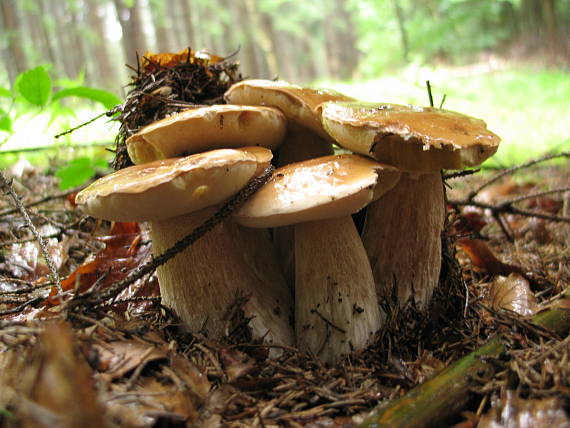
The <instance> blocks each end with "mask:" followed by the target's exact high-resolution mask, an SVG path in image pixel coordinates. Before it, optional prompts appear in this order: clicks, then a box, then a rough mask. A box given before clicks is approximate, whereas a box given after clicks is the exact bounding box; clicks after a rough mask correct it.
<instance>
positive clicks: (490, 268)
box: [457, 238, 523, 276]
mask: <svg viewBox="0 0 570 428" xmlns="http://www.w3.org/2000/svg"><path fill="white" fill-rule="evenodd" d="M457 246H458V247H459V248H461V249H462V250H463V251H464V252H465V254H467V256H468V257H469V259H471V263H472V264H473V269H474V270H478V271H481V272H486V273H489V274H491V275H503V276H507V275H509V274H511V273H519V274H522V273H523V272H522V269H521V268H520V267H518V266H514V265H509V264H506V263H503V262H502V261H500V260H499V259H498V258H497V257H496V256H495V254H493V251H491V249H490V248H489V246H488V245H487V243H486V242H485V241H483V240H481V239H469V238H461V239H458V240H457Z"/></svg>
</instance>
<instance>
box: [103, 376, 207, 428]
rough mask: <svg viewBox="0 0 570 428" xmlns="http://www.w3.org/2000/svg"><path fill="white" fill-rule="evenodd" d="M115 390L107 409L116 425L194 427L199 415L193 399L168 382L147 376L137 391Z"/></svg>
mask: <svg viewBox="0 0 570 428" xmlns="http://www.w3.org/2000/svg"><path fill="white" fill-rule="evenodd" d="M113 389H114V391H113V393H112V394H111V396H110V397H109V400H108V402H107V406H108V410H109V415H110V416H111V417H112V419H113V421H114V422H116V423H117V426H128V427H156V426H194V425H193V424H192V423H193V421H195V419H196V418H197V416H198V412H197V410H196V407H195V405H194V403H193V401H192V397H191V396H190V395H189V394H188V393H187V392H186V391H184V390H181V389H179V388H178V387H177V386H176V385H174V384H172V383H171V382H168V381H166V382H163V381H161V380H159V379H157V378H155V377H152V378H151V377H144V378H139V380H137V382H136V384H135V386H134V388H131V389H125V385H115V386H114V388H113Z"/></svg>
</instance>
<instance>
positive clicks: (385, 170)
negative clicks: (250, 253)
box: [234, 155, 400, 227]
mask: <svg viewBox="0 0 570 428" xmlns="http://www.w3.org/2000/svg"><path fill="white" fill-rule="evenodd" d="M399 178H400V174H399V172H397V171H395V170H394V169H393V168H391V167H387V166H385V165H382V164H380V163H378V162H375V161H373V160H372V159H368V158H365V157H363V156H359V155H333V156H325V157H321V158H316V159H310V160H307V161H303V162H296V163H292V164H288V165H286V166H284V167H281V168H279V169H277V170H276V171H275V173H274V174H273V177H272V178H271V180H270V181H269V182H268V183H267V184H265V185H264V186H263V187H262V188H261V189H260V190H259V191H258V192H257V193H256V194H255V195H253V196H252V197H251V198H250V199H249V200H248V201H247V202H246V203H245V204H244V205H243V206H242V208H241V209H240V210H239V211H238V213H236V214H235V217H234V218H235V221H236V222H237V223H239V224H242V225H244V226H249V227H276V226H284V225H289V224H296V223H301V222H308V221H314V220H322V219H328V218H335V217H342V216H347V215H350V214H352V213H355V212H357V211H359V210H361V209H362V208H364V207H365V206H366V205H368V204H369V203H370V202H371V201H373V200H375V199H377V198H378V197H380V196H381V195H382V194H384V193H385V192H387V191H388V190H390V189H391V188H392V187H394V186H395V185H396V183H397V181H398V180H399Z"/></svg>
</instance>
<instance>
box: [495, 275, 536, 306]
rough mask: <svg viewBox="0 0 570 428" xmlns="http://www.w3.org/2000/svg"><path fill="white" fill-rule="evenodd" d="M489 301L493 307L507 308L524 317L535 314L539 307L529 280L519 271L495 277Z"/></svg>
mask: <svg viewBox="0 0 570 428" xmlns="http://www.w3.org/2000/svg"><path fill="white" fill-rule="evenodd" d="M489 301H490V306H491V307H492V308H493V309H507V310H509V311H512V312H515V313H517V314H519V315H521V316H524V317H527V316H532V315H534V314H535V313H536V312H537V309H538V302H537V300H536V297H535V295H534V293H533V292H532V291H531V289H530V284H529V282H528V281H527V280H526V279H525V278H524V277H523V276H521V275H520V274H517V273H511V274H510V275H509V276H508V277H504V276H498V277H497V278H495V280H494V281H493V282H492V283H491V286H490V288H489Z"/></svg>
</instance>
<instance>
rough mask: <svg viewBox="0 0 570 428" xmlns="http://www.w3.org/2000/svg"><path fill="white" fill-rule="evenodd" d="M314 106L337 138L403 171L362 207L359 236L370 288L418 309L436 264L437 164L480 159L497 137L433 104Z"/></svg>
mask: <svg viewBox="0 0 570 428" xmlns="http://www.w3.org/2000/svg"><path fill="white" fill-rule="evenodd" d="M318 110H320V111H321V120H322V124H323V126H324V128H325V129H326V131H327V132H328V133H329V134H330V135H331V136H332V137H333V138H334V140H335V141H336V142H337V143H338V144H339V145H341V146H342V147H344V148H346V149H348V150H352V151H354V152H356V153H361V154H364V155H366V156H370V157H372V158H375V159H377V160H378V161H380V162H383V163H386V164H388V165H393V166H395V167H397V168H400V169H401V170H402V171H403V173H402V177H401V179H400V181H399V182H398V184H397V185H396V186H395V187H394V188H393V189H392V190H390V191H389V192H387V193H386V194H385V195H384V196H383V197H381V198H380V199H379V200H378V201H376V202H375V203H373V204H371V205H370V206H369V207H368V209H367V214H366V222H365V226H364V231H363V234H362V239H363V242H364V246H365V248H366V251H367V253H368V257H369V259H370V263H371V266H372V270H373V273H374V279H375V281H376V290H377V292H378V294H379V295H380V296H384V297H385V298H387V299H388V301H393V300H392V299H395V300H397V301H398V304H399V306H404V305H406V304H407V303H409V301H410V299H411V300H412V301H413V303H414V304H415V305H416V306H417V307H418V308H420V309H426V308H427V306H428V304H429V301H430V299H431V296H432V293H433V290H434V289H435V287H436V286H437V283H438V280H439V272H440V269H441V232H442V230H443V224H444V216H445V206H444V190H443V183H442V179H441V172H440V170H441V169H443V168H464V167H466V166H475V165H478V164H480V163H481V162H483V161H484V160H486V159H487V158H488V157H490V156H491V155H493V154H494V153H495V152H496V150H497V148H498V145H499V141H500V139H499V137H498V136H496V135H495V134H493V133H492V132H491V131H489V130H488V129H487V127H486V124H485V122H483V121H482V120H479V119H475V118H472V117H469V116H466V115H462V114H459V113H454V112H450V111H446V110H441V109H436V108H423V107H412V106H400V105H395V104H373V103H361V102H347V103H342V102H341V103H332V102H327V103H324V104H321V105H320V106H319V108H318Z"/></svg>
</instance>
